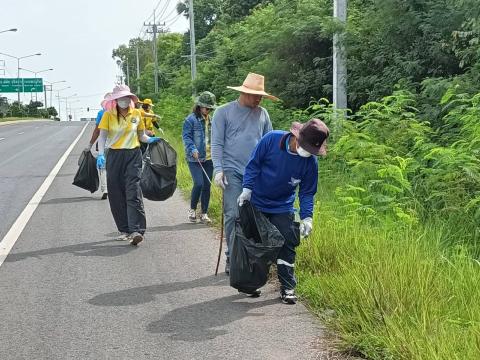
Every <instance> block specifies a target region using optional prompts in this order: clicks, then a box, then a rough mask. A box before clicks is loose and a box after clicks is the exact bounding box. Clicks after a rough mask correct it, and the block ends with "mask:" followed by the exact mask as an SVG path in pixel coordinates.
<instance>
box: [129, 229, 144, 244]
mask: <svg viewBox="0 0 480 360" xmlns="http://www.w3.org/2000/svg"><path fill="white" fill-rule="evenodd" d="M128 240H130V245H133V246H137V245H138V244H140V243H141V242H142V241H143V235H142V234H140V233H138V232H134V233H131V234H130V235H128Z"/></svg>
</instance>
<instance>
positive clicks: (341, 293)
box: [165, 102, 480, 360]
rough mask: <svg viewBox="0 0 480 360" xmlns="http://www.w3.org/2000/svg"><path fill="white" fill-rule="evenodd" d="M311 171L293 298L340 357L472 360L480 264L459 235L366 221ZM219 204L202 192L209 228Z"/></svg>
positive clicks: (182, 179) (177, 143)
mask: <svg viewBox="0 0 480 360" xmlns="http://www.w3.org/2000/svg"><path fill="white" fill-rule="evenodd" d="M170 105H171V108H169V109H167V111H166V112H167V113H168V111H170V112H171V113H172V114H176V113H178V112H179V111H180V112H183V113H184V114H187V113H188V108H187V107H186V106H185V104H183V108H182V109H181V110H179V109H180V108H179V106H177V105H175V104H174V103H173V102H171V104H170ZM180 119H183V116H182V117H181V118H180ZM178 121H179V122H177V121H175V122H171V123H170V124H174V126H172V127H169V129H170V130H169V131H167V132H166V135H165V137H166V138H167V140H168V141H169V142H170V143H171V144H172V145H173V146H174V147H175V148H176V150H177V151H178V173H177V177H178V184H179V188H180V189H181V190H182V191H183V193H184V194H185V195H186V196H187V197H188V196H189V194H190V190H191V183H192V181H191V177H190V173H189V171H188V167H187V164H186V161H185V159H184V152H183V145H182V141H181V136H180V129H181V120H178ZM319 166H320V168H321V171H320V179H319V187H318V193H317V199H316V200H317V201H316V209H315V215H314V231H313V233H312V235H311V236H310V237H309V238H308V239H306V240H303V241H302V244H301V245H300V247H299V248H298V251H297V253H298V257H297V265H296V269H297V270H296V271H297V276H298V280H299V284H298V292H299V294H300V296H301V298H302V300H303V301H304V302H305V303H306V304H307V305H308V306H309V308H310V309H311V310H312V311H313V312H314V313H315V314H317V315H318V316H319V317H320V318H321V319H322V321H323V322H325V323H326V324H327V325H328V327H329V328H331V329H333V330H334V331H335V332H336V333H337V334H338V335H339V336H340V338H341V339H342V340H343V346H344V347H345V349H348V350H354V351H356V352H358V353H360V354H362V355H363V356H364V357H366V358H369V359H395V360H396V359H400V360H402V359H405V360H407V359H409V360H410V359H415V360H417V359H418V360H420V359H422V360H424V359H425V360H440V359H441V360H453V359H458V360H469V359H472V360H474V359H480V286H479V284H480V264H479V262H478V261H477V260H475V259H474V257H473V256H472V255H471V250H475V248H473V249H472V248H471V247H470V248H469V247H467V246H466V245H462V243H461V241H460V240H461V239H462V238H464V237H465V236H464V233H462V231H464V232H465V231H467V230H465V229H464V228H463V227H462V225H461V224H460V226H459V224H458V223H452V222H450V223H448V222H444V221H442V219H439V220H438V221H432V222H431V223H428V224H423V225H416V226H410V227H408V226H406V225H404V224H399V223H398V222H396V221H394V220H389V219H385V220H384V221H383V222H380V223H378V222H377V223H376V224H375V225H373V224H369V223H366V222H365V221H364V220H362V219H361V218H359V217H355V216H352V215H351V214H349V213H348V212H347V211H345V210H344V209H343V207H342V203H341V202H340V201H339V200H338V199H337V198H336V195H335V189H336V187H337V186H338V185H340V184H342V183H345V182H346V180H347V179H345V178H344V177H343V176H344V175H343V174H342V173H339V172H338V171H336V170H334V168H333V167H332V168H330V167H329V165H328V163H326V162H325V161H320V163H319ZM220 206H221V192H220V191H219V190H218V188H216V187H214V186H212V201H211V206H210V211H209V214H210V215H211V217H212V219H214V221H215V225H217V226H218V225H219V224H220V209H221V207H220ZM462 229H463V230H462ZM457 237H458V240H459V241H458V242H456V241H455V239H456V238H457ZM452 239H453V240H452ZM452 243H453V245H452Z"/></svg>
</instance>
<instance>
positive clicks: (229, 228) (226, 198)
mask: <svg viewBox="0 0 480 360" xmlns="http://www.w3.org/2000/svg"><path fill="white" fill-rule="evenodd" d="M223 174H224V176H225V177H226V178H227V182H228V185H227V186H226V187H225V190H224V192H223V214H224V218H225V238H226V239H227V250H226V251H225V255H226V256H227V259H228V258H229V257H230V249H231V245H232V243H233V235H234V233H235V231H234V229H235V219H236V218H237V217H238V204H237V199H238V197H239V196H240V194H241V193H242V189H243V175H242V174H239V173H238V172H236V171H231V170H225V171H224V172H223Z"/></svg>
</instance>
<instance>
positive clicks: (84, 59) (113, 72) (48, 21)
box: [0, 0, 188, 116]
mask: <svg viewBox="0 0 480 360" xmlns="http://www.w3.org/2000/svg"><path fill="white" fill-rule="evenodd" d="M177 3H178V1H176V0H171V1H170V0H160V1H159V0H137V1H136V0H129V1H127V0H82V1H72V0H0V14H1V22H0V31H2V30H7V29H10V28H17V29H18V31H17V32H5V33H0V52H2V53H6V54H10V55H14V56H17V57H21V56H26V55H30V54H34V53H41V54H42V55H41V56H34V57H30V58H27V59H22V60H21V61H20V67H22V68H26V69H29V70H33V71H40V70H44V69H48V68H53V69H54V70H53V71H48V72H44V73H42V74H38V75H37V76H38V77H43V78H44V79H45V80H47V81H50V82H55V81H60V80H66V81H67V82H66V83H65V84H56V85H54V89H61V88H64V87H67V86H71V88H70V89H68V90H64V91H62V92H61V95H62V96H69V95H72V94H75V93H76V94H78V96H79V97H78V100H79V101H76V102H75V101H73V102H72V104H71V107H72V108H83V109H85V108H86V107H87V106H89V107H91V108H98V107H99V105H98V104H99V102H100V101H101V99H102V97H103V94H104V93H106V92H107V91H111V89H112V88H113V86H114V83H115V80H116V76H117V75H118V67H117V65H116V63H115V61H114V60H113V59H112V50H113V49H114V48H116V47H118V46H119V45H121V44H127V43H128V41H129V39H131V38H134V37H137V36H138V35H139V33H140V31H141V30H142V24H143V22H144V21H146V20H150V22H151V21H153V18H151V15H152V13H153V9H154V8H155V7H156V6H157V5H158V7H157V16H158V15H162V13H163V16H161V17H160V19H159V21H162V22H163V21H166V23H167V26H168V27H169V29H170V31H172V32H182V33H183V32H185V31H186V29H187V27H188V22H187V20H186V19H185V18H184V17H183V16H178V17H177V16H176V15H177V13H176V11H175V6H176V4H177ZM148 36H150V35H148ZM0 60H5V75H2V74H1V73H0V77H16V76H17V60H16V59H12V58H9V57H6V56H3V55H0ZM0 68H1V66H0ZM20 76H21V77H34V74H32V73H28V72H25V71H21V72H20ZM40 95H41V94H39V96H40ZM0 96H7V97H8V98H9V99H13V100H16V98H17V95H16V94H1V93H0ZM30 97H31V95H30V94H25V95H24V96H23V97H22V100H24V101H30ZM42 101H43V96H42ZM48 101H49V98H48ZM54 101H55V105H56V107H58V101H57V100H56V99H54ZM64 106H65V105H63V106H62V112H63V110H64ZM77 115H78V116H85V114H84V113H83V112H82V111H81V110H78V111H77Z"/></svg>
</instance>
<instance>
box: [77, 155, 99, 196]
mask: <svg viewBox="0 0 480 360" xmlns="http://www.w3.org/2000/svg"><path fill="white" fill-rule="evenodd" d="M78 162H79V166H78V171H77V173H76V174H75V178H74V179H73V183H72V184H73V185H76V186H78V187H81V188H82V189H85V190H88V191H90V192H91V193H94V192H95V191H97V190H98V184H99V179H98V172H97V160H96V159H95V157H94V156H93V155H92V153H91V152H90V151H89V150H84V151H83V152H82V154H81V155H80V159H79V160H78Z"/></svg>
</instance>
